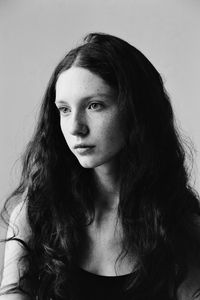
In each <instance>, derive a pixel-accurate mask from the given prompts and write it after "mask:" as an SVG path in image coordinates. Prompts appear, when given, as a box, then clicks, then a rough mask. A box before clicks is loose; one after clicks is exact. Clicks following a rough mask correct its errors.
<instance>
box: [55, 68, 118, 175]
mask: <svg viewBox="0 0 200 300" xmlns="http://www.w3.org/2000/svg"><path fill="white" fill-rule="evenodd" d="M55 103H56V106H57V108H58V109H59V111H60V126H61V130H62V133H63V135H64V137H65V140H66V142H67V145H68V146H69V148H70V150H71V151H72V152H73V153H74V155H75V156H76V157H77V159H78V161H79V163H80V164H81V165H82V166H83V167H84V168H97V167H98V166H102V165H107V166H106V169H107V170H109V169H110V168H111V166H112V168H113V160H115V159H116V154H117V153H118V152H119V151H120V150H121V148H122V147H123V144H124V140H123V133H122V130H121V125H120V118H119V112H118V106H117V101H116V99H115V97H114V93H113V91H112V89H111V88H110V87H109V86H108V85H107V84H106V83H105V82H104V80H103V79H102V78H100V77H99V76H97V75H95V74H93V73H91V72H90V71H89V70H87V69H84V68H80V67H72V68H70V69H68V70H67V71H64V72H63V73H62V74H61V75H60V76H59V78H58V80H57V84H56V102H55ZM80 143H84V144H88V145H94V146H95V147H94V148H93V149H92V151H90V152H89V153H87V154H84V155H83V154H80V153H79V152H78V151H77V149H74V146H75V145H77V144H80ZM114 165H115V163H114Z"/></svg>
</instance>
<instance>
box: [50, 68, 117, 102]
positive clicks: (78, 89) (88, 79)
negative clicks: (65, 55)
mask: <svg viewBox="0 0 200 300" xmlns="http://www.w3.org/2000/svg"><path fill="white" fill-rule="evenodd" d="M95 93H96V94H100V93H101V94H108V95H110V94H112V93H113V90H112V89H111V87H110V86H109V85H108V84H106V82H105V81H104V80H103V79H102V78H101V77H100V76H98V75H96V74H94V73H92V72H90V71H89V70H87V69H85V68H80V67H72V68H70V69H68V70H66V71H64V72H62V73H61V74H60V76H59V77H58V80H57V82H56V100H59V99H65V98H69V99H70V98H71V97H76V96H77V97H87V96H90V94H95Z"/></svg>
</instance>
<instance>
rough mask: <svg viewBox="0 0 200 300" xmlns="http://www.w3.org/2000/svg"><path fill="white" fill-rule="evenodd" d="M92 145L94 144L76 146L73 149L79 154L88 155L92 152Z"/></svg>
mask: <svg viewBox="0 0 200 300" xmlns="http://www.w3.org/2000/svg"><path fill="white" fill-rule="evenodd" d="M94 147H95V146H85V145H84V146H83V145H82V146H76V148H75V150H76V152H77V153H78V154H80V155H89V154H92V153H94V150H93V149H94Z"/></svg>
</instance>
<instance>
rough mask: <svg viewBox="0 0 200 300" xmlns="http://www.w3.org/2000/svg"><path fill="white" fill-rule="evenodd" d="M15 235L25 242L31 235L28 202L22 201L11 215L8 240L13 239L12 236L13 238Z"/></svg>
mask: <svg viewBox="0 0 200 300" xmlns="http://www.w3.org/2000/svg"><path fill="white" fill-rule="evenodd" d="M13 234H14V235H16V237H17V238H21V239H23V240H24V241H26V240H27V238H29V236H30V234H31V230H30V225H29V221H28V215H27V202H24V201H22V202H20V203H18V204H17V205H16V206H15V207H14V209H13V211H12V213H11V215H10V219H9V226H8V231H7V238H9V237H11V235H12V236H13Z"/></svg>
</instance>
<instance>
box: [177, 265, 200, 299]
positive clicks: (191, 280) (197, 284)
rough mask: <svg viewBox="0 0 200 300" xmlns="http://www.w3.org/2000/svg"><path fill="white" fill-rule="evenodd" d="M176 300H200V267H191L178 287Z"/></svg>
mask: <svg viewBox="0 0 200 300" xmlns="http://www.w3.org/2000/svg"><path fill="white" fill-rule="evenodd" d="M177 296H178V300H189V299H191V300H200V266H199V265H198V264H197V265H191V266H190V268H189V272H188V276H187V278H186V279H185V280H184V282H183V283H182V284H181V285H180V286H179V288H178V292H177Z"/></svg>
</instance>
